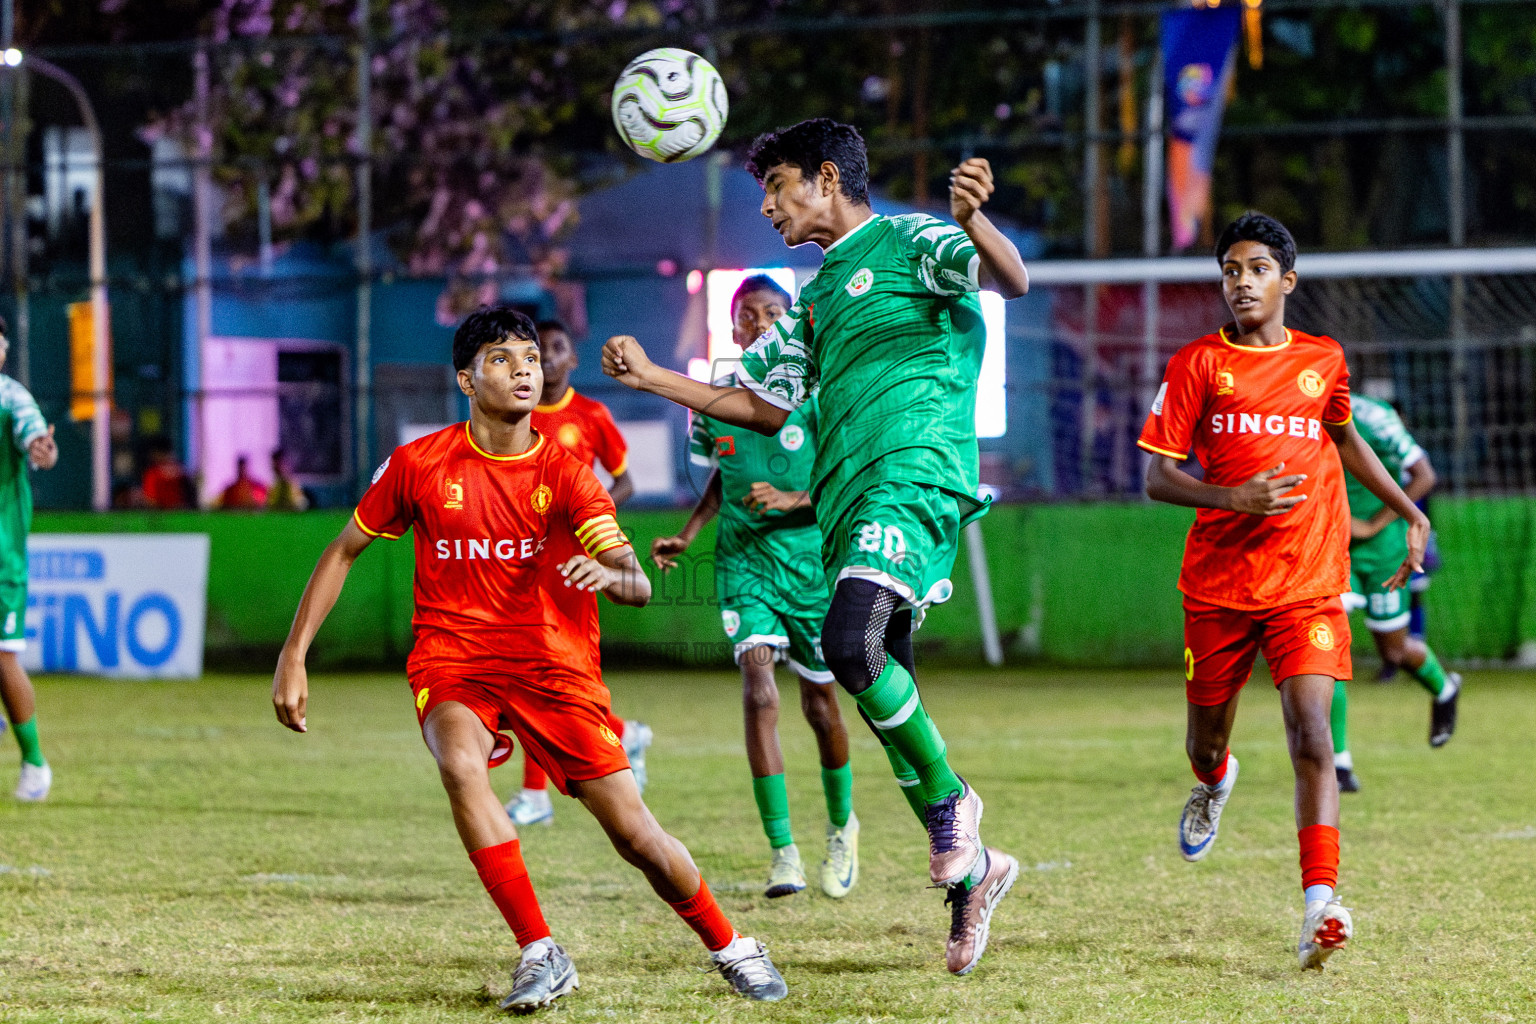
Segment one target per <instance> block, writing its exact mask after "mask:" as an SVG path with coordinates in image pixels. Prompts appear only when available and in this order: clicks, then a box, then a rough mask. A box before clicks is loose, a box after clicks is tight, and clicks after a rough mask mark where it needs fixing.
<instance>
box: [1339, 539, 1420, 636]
mask: <svg viewBox="0 0 1536 1024" xmlns="http://www.w3.org/2000/svg"><path fill="white" fill-rule="evenodd" d="M1407 557H1408V524H1407V523H1404V522H1403V521H1402V520H1401V519H1399V520H1397V521H1395V522H1392V523H1388V524H1387V526H1386V528H1385V529H1383V530H1382V531H1381V532H1380V533H1378V534H1377V535H1376V536H1374V537H1372V538H1371V539H1370V540H1366V541H1359V542H1357V543H1355V544H1351V545H1350V548H1349V586H1350V589H1351V590H1353V591H1354V593H1356V594H1358V595H1359V598H1360V599H1359V601H1357V602H1355V603H1356V606H1357V607H1359V606H1363V607H1364V608H1365V628H1366V629H1369V630H1370V631H1371V632H1372V633H1391V632H1393V631H1394V630H1399V629H1402V628H1403V627H1405V626H1407V625H1408V600H1409V596H1410V595H1409V590H1408V588H1407V587H1398V588H1397V589H1396V590H1387V589H1385V588H1384V587H1383V586H1382V584H1384V583H1386V582H1387V581H1388V580H1390V579H1391V578H1392V576H1393V574H1394V573H1396V572H1397V570H1398V569H1399V568H1400V567H1401V566H1402V564H1403V559H1405V558H1407Z"/></svg>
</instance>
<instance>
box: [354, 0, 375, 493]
mask: <svg viewBox="0 0 1536 1024" xmlns="http://www.w3.org/2000/svg"><path fill="white" fill-rule="evenodd" d="M357 33H358V46H357V133H356V135H355V136H354V139H355V144H356V146H357V251H356V252H355V253H354V254H353V256H354V259H355V260H356V263H355V267H356V271H357V345H356V353H357V366H356V367H355V379H356V381H357V398H356V404H355V405H354V406H353V408H354V409H355V410H356V424H357V425H356V426H355V427H354V428H353V433H354V440H353V442H352V443H353V444H354V445H355V450H356V453H357V458H356V460H355V462H356V467H357V479H356V481H355V485H354V489H355V490H356V491H357V494H358V496H359V497H361V496H362V493H363V490H364V489H365V488H367V486H368V483H369V480H370V479H371V477H372V475H373V458H372V447H373V446H372V445H371V444H369V441H370V439H371V432H370V429H369V428H370V426H371V421H372V419H373V416H372V405H373V403H372V397H373V239H372V237H371V236H372V234H373V43H372V38H371V36H370V35H369V23H368V0H357Z"/></svg>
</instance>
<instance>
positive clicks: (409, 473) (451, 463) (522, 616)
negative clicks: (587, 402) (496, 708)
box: [353, 423, 629, 703]
mask: <svg viewBox="0 0 1536 1024" xmlns="http://www.w3.org/2000/svg"><path fill="white" fill-rule="evenodd" d="M534 436H535V440H534V443H533V447H532V448H530V449H528V451H526V452H524V453H523V454H521V455H492V454H491V453H490V452H487V451H485V450H484V449H482V448H481V447H480V446H479V445H477V444H476V443H475V440H474V437H473V436H472V435H471V434H470V432H469V424H468V423H458V424H455V425H453V426H451V427H446V428H444V429H442V430H439V431H437V432H436V433H433V434H428V435H427V436H426V437H423V438H420V439H418V440H416V441H412V442H411V443H410V444H407V445H402V446H401V447H399V448H397V449H395V452H394V454H393V455H391V456H390V457H389V458H388V459H387V460H386V461H385V462H384V465H382V466H380V467H379V471H378V472H377V473H375V474H374V478H373V484H372V485H371V486H370V487H369V488H368V491H367V493H366V494H364V495H363V500H362V501H361V502H359V503H358V506H357V511H356V512H355V513H353V518H354V519H355V520H356V522H357V525H358V526H359V527H360V528H362V530H363V531H364V532H366V533H368V534H369V535H371V536H374V537H384V538H387V539H389V540H395V539H398V538H399V537H401V536H402V535H404V533H405V531H406V530H410V529H414V530H415V531H416V575H415V600H416V610H415V614H414V615H413V616H412V618H411V625H412V628H413V631H414V633H415V637H416V645H415V647H414V648H413V649H412V651H411V657H410V665H409V667H410V669H411V671H412V672H415V671H419V670H420V669H422V668H426V667H428V666H432V665H449V666H454V667H472V668H474V669H475V670H476V671H481V672H501V671H509V672H519V671H522V672H526V670H528V669H529V668H530V667H532V668H537V667H538V666H540V665H559V666H562V667H564V668H566V669H567V670H569V671H567V672H563V673H558V675H559V677H560V678H561V679H567V678H575V679H580V680H583V682H582V683H580V684H577V685H579V686H581V687H582V688H584V689H587V690H590V691H591V692H590V693H588V694H586V695H588V696H595V697H597V698H598V699H600V700H601V701H602V702H603V703H606V702H607V694H606V692H604V691H602V685H603V684H602V681H601V678H600V676H599V674H598V667H599V661H598V653H597V641H598V625H597V595H596V594H595V593H593V592H592V591H590V590H588V591H580V590H577V589H575V588H574V587H567V586H565V578H564V577H563V576H561V575H560V573H559V571H558V569H559V566H560V565H562V564H563V563H564V562H566V561H567V560H568V559H570V558H571V557H572V556H573V555H577V554H580V553H582V552H583V551H585V552H586V553H587V554H588V555H591V556H593V557H596V556H597V555H598V554H599V553H601V552H603V551H607V550H609V549H611V548H618V547H624V546H626V545H627V544H628V543H629V542H628V541H627V540H626V539H625V537H624V534H623V533H622V532H621V531H620V530H619V524H618V522H617V521H616V520H615V519H614V508H613V501H612V499H610V498H609V497H608V492H607V491H605V490H603V486H602V485H601V484H600V483H598V482H597V477H595V476H593V475H592V470H591V469H589V468H587V467H586V466H583V465H582V464H580V463H579V462H577V461H576V460H575V459H574V458H572V457H571V455H570V454H569V453H568V452H566V450H565V449H564V448H561V447H560V446H559V445H558V444H555V443H553V442H551V441H550V440H549V439H548V438H546V437H544V436H543V435H541V434H537V433H536V434H535V435H534Z"/></svg>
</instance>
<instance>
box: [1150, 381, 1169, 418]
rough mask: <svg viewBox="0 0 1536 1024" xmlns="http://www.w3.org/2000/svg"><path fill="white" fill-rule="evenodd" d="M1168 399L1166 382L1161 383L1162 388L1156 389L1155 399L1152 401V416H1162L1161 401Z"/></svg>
mask: <svg viewBox="0 0 1536 1024" xmlns="http://www.w3.org/2000/svg"><path fill="white" fill-rule="evenodd" d="M1167 397H1168V382H1167V381H1163V386H1162V387H1160V388H1158V389H1157V397H1156V398H1154V399H1153V400H1152V415H1153V416H1161V415H1162V414H1163V399H1165V398H1167Z"/></svg>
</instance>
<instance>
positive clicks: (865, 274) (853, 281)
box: [844, 267, 875, 298]
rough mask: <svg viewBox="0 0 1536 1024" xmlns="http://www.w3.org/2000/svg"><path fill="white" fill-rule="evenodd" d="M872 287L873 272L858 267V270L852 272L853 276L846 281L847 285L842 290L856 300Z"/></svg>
mask: <svg viewBox="0 0 1536 1024" xmlns="http://www.w3.org/2000/svg"><path fill="white" fill-rule="evenodd" d="M874 286H875V272H874V271H873V270H870V269H869V268H868V267H860V268H859V269H858V270H855V271H854V272H853V276H852V277H850V278H849V279H848V284H847V286H846V287H845V288H844V290H845V291H846V292H847V293H848V294H849V295H852V296H853V297H854V298H858V297H859V296H860V295H863V294H864V293H865V292H867V291H869V290H870V289H871V288H873V287H874Z"/></svg>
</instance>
